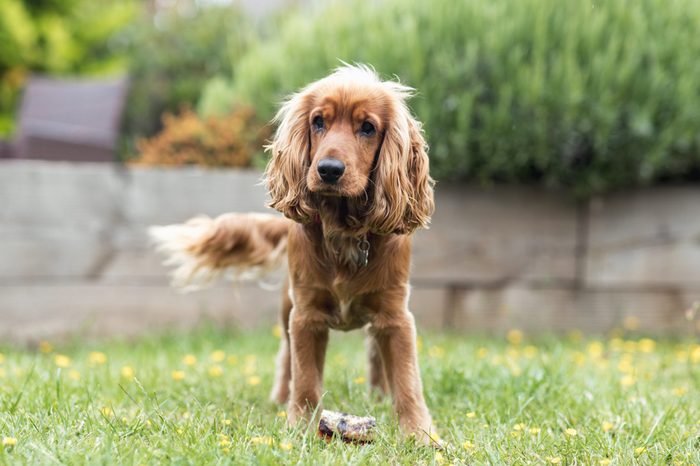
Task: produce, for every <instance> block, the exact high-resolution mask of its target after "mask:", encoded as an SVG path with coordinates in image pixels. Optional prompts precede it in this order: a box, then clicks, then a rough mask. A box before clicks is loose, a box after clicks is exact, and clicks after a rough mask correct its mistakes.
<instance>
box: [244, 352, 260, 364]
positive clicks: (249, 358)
mask: <svg viewBox="0 0 700 466" xmlns="http://www.w3.org/2000/svg"><path fill="white" fill-rule="evenodd" d="M244 359H245V363H246V364H255V362H256V361H257V360H258V358H257V357H256V356H255V355H254V354H246V355H245V358H244Z"/></svg>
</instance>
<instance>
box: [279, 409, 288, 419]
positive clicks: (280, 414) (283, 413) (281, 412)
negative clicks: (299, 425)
mask: <svg viewBox="0 0 700 466" xmlns="http://www.w3.org/2000/svg"><path fill="white" fill-rule="evenodd" d="M277 417H287V411H284V410H282V411H278V412H277Z"/></svg>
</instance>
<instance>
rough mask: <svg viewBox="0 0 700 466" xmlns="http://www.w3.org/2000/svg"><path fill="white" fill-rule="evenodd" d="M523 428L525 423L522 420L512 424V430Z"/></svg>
mask: <svg viewBox="0 0 700 466" xmlns="http://www.w3.org/2000/svg"><path fill="white" fill-rule="evenodd" d="M524 429H525V424H524V423H522V422H519V423H517V424H515V425H514V426H513V430H524Z"/></svg>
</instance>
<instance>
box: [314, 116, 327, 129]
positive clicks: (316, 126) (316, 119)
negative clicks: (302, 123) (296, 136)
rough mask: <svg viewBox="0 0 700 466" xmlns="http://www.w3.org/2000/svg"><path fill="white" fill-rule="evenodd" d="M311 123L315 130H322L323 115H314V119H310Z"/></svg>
mask: <svg viewBox="0 0 700 466" xmlns="http://www.w3.org/2000/svg"><path fill="white" fill-rule="evenodd" d="M311 124H312V125H313V127H314V129H315V130H316V131H320V130H322V129H323V127H324V123H323V117H322V116H321V115H318V116H315V117H314V119H313V120H312V121H311Z"/></svg>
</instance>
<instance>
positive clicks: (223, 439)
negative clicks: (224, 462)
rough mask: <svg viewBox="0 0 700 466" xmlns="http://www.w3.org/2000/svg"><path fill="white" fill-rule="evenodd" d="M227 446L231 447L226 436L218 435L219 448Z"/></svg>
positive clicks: (229, 440)
mask: <svg viewBox="0 0 700 466" xmlns="http://www.w3.org/2000/svg"><path fill="white" fill-rule="evenodd" d="M229 445H231V439H229V438H228V436H227V435H224V434H219V446H220V447H227V446H229Z"/></svg>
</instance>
